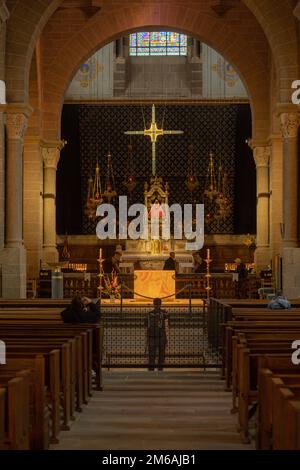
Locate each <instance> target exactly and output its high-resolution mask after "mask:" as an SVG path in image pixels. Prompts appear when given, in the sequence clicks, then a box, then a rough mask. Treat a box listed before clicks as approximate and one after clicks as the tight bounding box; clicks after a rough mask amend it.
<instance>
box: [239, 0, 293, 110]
mask: <svg viewBox="0 0 300 470" xmlns="http://www.w3.org/2000/svg"><path fill="white" fill-rule="evenodd" d="M243 2H244V4H245V5H246V6H247V8H248V9H249V10H250V11H251V12H252V14H253V15H254V16H255V17H256V19H257V21H258V22H259V24H260V26H261V28H262V29H263V31H264V33H265V35H266V37H267V39H268V42H269V45H270V48H271V51H272V54H273V58H274V63H275V69H276V79H277V101H278V102H279V103H290V101H291V83H292V81H294V80H296V79H299V47H298V32H297V19H296V18H295V16H294V15H293V7H292V5H291V3H292V2H290V0H267V1H264V2H257V1H256V0H243Z"/></svg>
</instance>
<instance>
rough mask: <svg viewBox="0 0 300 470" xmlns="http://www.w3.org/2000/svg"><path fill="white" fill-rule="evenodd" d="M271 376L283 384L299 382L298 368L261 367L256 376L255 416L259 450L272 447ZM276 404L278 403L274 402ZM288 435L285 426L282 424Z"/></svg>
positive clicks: (290, 384)
mask: <svg viewBox="0 0 300 470" xmlns="http://www.w3.org/2000/svg"><path fill="white" fill-rule="evenodd" d="M273 378H279V379H280V380H281V383H282V384H283V386H285V387H286V386H288V387H289V386H293V385H297V384H298V385H299V384H300V369H299V370H297V369H296V370H293V369H291V368H290V367H288V368H277V369H275V370H273V371H272V370H270V369H264V368H261V369H260V370H259V376H258V403H259V409H258V416H257V430H258V432H257V440H256V448H257V449H259V450H270V449H272V431H273V419H272V417H273V401H274V399H273V396H274V394H273V385H274V384H273V382H272V379H273ZM275 406H276V407H277V406H278V403H275ZM284 429H285V430H286V434H287V435H289V432H290V431H289V430H288V429H287V426H284Z"/></svg>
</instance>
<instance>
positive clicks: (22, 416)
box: [0, 370, 29, 450]
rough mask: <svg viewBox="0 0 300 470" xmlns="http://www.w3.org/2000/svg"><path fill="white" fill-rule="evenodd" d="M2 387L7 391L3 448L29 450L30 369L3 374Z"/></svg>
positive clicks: (1, 377) (5, 396)
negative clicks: (17, 372)
mask: <svg viewBox="0 0 300 470" xmlns="http://www.w3.org/2000/svg"><path fill="white" fill-rule="evenodd" d="M0 387H1V389H3V390H4V391H5V394H4V406H3V408H4V415H3V416H4V423H2V432H3V431H4V440H3V448H4V449H8V450H29V371H26V370H24V371H20V372H19V374H18V376H16V374H5V375H1V376H0ZM2 396H3V394H2ZM3 424H4V426H3ZM3 428H4V429H3Z"/></svg>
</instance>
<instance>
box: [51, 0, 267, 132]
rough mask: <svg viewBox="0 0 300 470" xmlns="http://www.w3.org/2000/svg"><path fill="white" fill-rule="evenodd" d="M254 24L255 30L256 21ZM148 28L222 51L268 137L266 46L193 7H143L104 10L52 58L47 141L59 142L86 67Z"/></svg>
mask: <svg viewBox="0 0 300 470" xmlns="http://www.w3.org/2000/svg"><path fill="white" fill-rule="evenodd" d="M244 8H245V7H244ZM252 22H253V23H254V25H255V20H254V18H252ZM144 28H146V29H148V28H162V29H164V28H168V29H170V28H171V29H173V30H175V31H181V32H183V33H186V34H189V35H191V36H194V37H195V38H198V39H199V40H201V41H203V42H205V43H206V44H208V45H209V46H211V47H213V48H214V49H216V50H217V51H218V52H220V53H221V54H222V55H223V56H224V57H225V58H226V59H227V60H228V61H229V62H230V63H232V65H233V66H234V67H235V68H236V70H237V71H238V73H239V74H240V77H241V79H242V80H243V82H244V84H245V86H246V88H247V90H248V94H249V97H250V103H251V108H252V114H253V137H254V138H255V139H256V140H258V141H265V140H266V139H267V138H268V136H269V129H270V127H269V124H270V119H269V116H270V106H269V90H270V70H269V67H268V63H267V61H266V60H265V57H266V55H268V45H267V41H266V40H265V44H264V49H263V50H262V48H261V43H259V46H257V38H256V37H254V36H253V34H250V33H248V34H245V31H244V30H243V28H242V27H237V26H235V27H233V26H228V25H225V24H224V21H223V20H222V19H220V18H217V17H215V16H212V15H209V14H203V13H200V12H199V11H197V10H194V9H192V8H187V7H183V6H180V5H170V4H164V5H160V4H155V5H152V6H150V5H145V4H143V5H141V6H135V7H128V6H127V7H124V8H119V9H115V10H110V11H103V12H102V11H100V12H99V13H98V14H97V15H95V16H94V17H92V18H91V19H90V20H89V21H88V22H87V23H86V24H85V26H84V27H83V28H82V30H81V31H79V32H78V33H77V34H76V35H75V36H74V37H73V38H72V40H71V41H69V42H68V43H67V44H65V46H64V47H63V48H61V49H60V50H59V52H58V53H57V55H56V56H55V57H54V58H53V61H52V63H51V64H50V65H49V66H48V68H47V70H46V71H45V77H46V79H45V82H44V87H43V88H44V94H43V110H44V111H43V129H42V134H43V138H44V139H45V140H53V139H57V138H59V137H60V116H61V108H62V104H63V97H64V93H65V91H66V89H67V87H68V84H69V83H70V81H71V79H72V77H73V76H74V74H75V73H76V71H77V69H78V68H79V66H80V65H81V63H82V62H83V61H84V60H86V59H87V58H88V57H89V56H90V55H91V54H92V53H93V52H95V51H96V50H97V49H99V48H100V47H102V46H104V45H105V44H107V43H109V42H111V41H113V40H115V39H117V38H118V37H120V36H122V35H126V34H129V33H130V32H133V31H139V30H141V29H144ZM250 32H253V29H251V30H250ZM245 51H247V54H245Z"/></svg>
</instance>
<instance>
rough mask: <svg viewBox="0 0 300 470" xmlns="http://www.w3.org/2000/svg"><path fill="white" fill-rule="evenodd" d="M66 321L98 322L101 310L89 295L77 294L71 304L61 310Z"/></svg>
mask: <svg viewBox="0 0 300 470" xmlns="http://www.w3.org/2000/svg"><path fill="white" fill-rule="evenodd" d="M61 317H62V319H63V321H64V323H97V322H98V321H99V320H100V318H101V314H100V310H99V309H98V307H97V305H96V304H94V302H92V301H91V299H89V298H88V297H80V296H75V297H74V298H73V299H72V302H71V305H69V307H67V308H66V309H65V310H63V311H62V312H61Z"/></svg>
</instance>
